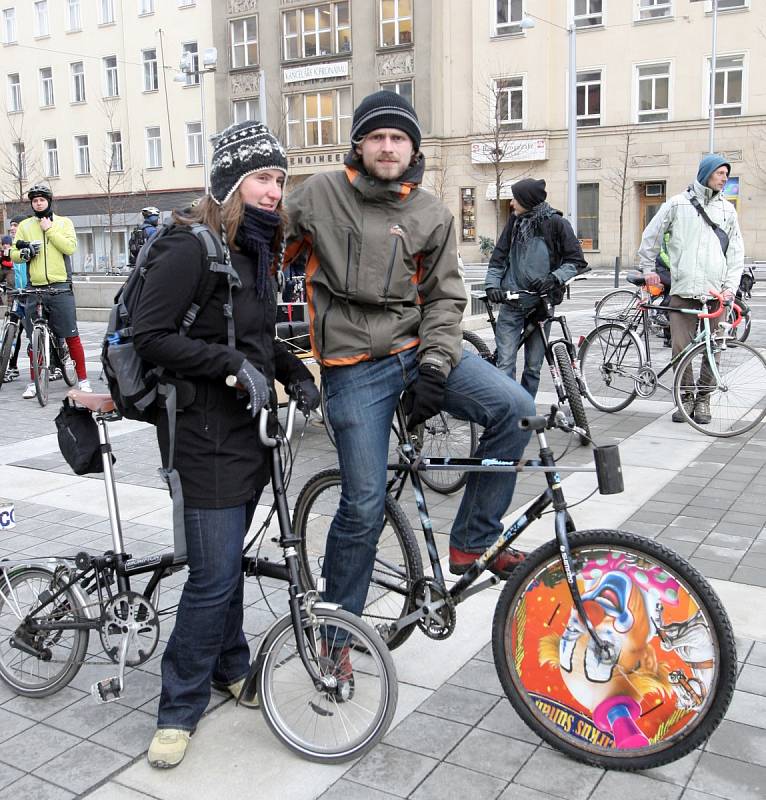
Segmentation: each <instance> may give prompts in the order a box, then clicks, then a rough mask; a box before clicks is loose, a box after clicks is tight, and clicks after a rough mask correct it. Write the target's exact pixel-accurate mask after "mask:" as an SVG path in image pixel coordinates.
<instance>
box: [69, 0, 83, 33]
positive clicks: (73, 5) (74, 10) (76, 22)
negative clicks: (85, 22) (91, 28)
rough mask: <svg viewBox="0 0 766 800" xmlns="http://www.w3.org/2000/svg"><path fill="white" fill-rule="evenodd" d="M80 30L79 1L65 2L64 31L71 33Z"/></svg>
mask: <svg viewBox="0 0 766 800" xmlns="http://www.w3.org/2000/svg"><path fill="white" fill-rule="evenodd" d="M81 28H82V23H81V22H80V0H67V6H66V29H67V30H68V31H69V32H70V33H71V32H72V31H79V30H80V29H81Z"/></svg>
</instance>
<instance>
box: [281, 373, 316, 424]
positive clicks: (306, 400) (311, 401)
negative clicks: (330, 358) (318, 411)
mask: <svg viewBox="0 0 766 800" xmlns="http://www.w3.org/2000/svg"><path fill="white" fill-rule="evenodd" d="M287 393H288V394H289V395H290V397H292V398H293V400H295V402H296V403H297V404H298V409H299V410H300V411H301V412H302V413H303V414H305V415H306V416H308V415H309V412H311V411H313V410H314V409H315V408H318V407H319V389H317V386H316V384H315V383H314V379H313V378H305V379H304V380H302V381H298V382H296V383H291V384H290V385H289V386H288V387H287Z"/></svg>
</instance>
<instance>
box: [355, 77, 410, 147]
mask: <svg viewBox="0 0 766 800" xmlns="http://www.w3.org/2000/svg"><path fill="white" fill-rule="evenodd" d="M378 128H396V130H398V131H403V132H404V133H406V134H407V136H409V137H410V139H412V144H413V145H414V147H415V152H417V151H418V150H420V136H421V134H420V126H419V125H418V115H417V114H416V113H415V109H414V108H413V107H412V106H411V105H410V104H409V103H408V102H407V100H405V99H404V98H403V97H402V96H401V95H399V94H397V93H396V92H387V91H385V90H383V91H380V92H375V93H374V94H368V95H367V97H365V98H364V100H362V102H361V103H359V105H358V106H357V107H356V111H354V120H353V122H352V123H351V141H352V143H353V144H359V142H360V141H361V139H362V138H363V137H364V136H366V135H367V134H368V133H370V131H374V130H377V129H378Z"/></svg>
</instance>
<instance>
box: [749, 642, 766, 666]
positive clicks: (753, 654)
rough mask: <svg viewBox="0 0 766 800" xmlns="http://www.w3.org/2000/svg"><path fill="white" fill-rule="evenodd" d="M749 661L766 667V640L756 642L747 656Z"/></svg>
mask: <svg viewBox="0 0 766 800" xmlns="http://www.w3.org/2000/svg"><path fill="white" fill-rule="evenodd" d="M747 663H748V664H756V665H757V666H759V667H766V642H755V644H754V645H753V649H752V650H751V651H750V655H748V657H747Z"/></svg>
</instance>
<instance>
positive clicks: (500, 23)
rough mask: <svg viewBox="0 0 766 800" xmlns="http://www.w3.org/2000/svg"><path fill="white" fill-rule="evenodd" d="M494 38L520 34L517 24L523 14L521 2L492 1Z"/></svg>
mask: <svg viewBox="0 0 766 800" xmlns="http://www.w3.org/2000/svg"><path fill="white" fill-rule="evenodd" d="M494 2H495V32H494V35H495V36H506V35H507V34H509V33H521V27H520V26H519V23H520V22H521V18H522V16H523V13H524V9H523V5H524V4H523V3H522V0H494Z"/></svg>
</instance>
